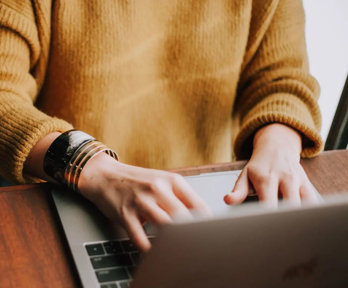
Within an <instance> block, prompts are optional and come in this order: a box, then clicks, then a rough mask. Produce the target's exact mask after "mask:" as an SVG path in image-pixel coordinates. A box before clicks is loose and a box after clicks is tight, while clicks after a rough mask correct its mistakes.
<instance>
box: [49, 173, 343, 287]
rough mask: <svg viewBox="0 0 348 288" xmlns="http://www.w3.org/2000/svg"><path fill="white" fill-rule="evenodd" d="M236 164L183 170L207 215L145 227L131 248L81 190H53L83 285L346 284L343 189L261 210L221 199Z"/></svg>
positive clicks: (230, 185) (228, 188)
mask: <svg viewBox="0 0 348 288" xmlns="http://www.w3.org/2000/svg"><path fill="white" fill-rule="evenodd" d="M239 173H240V171H228V172H216V173H208V174H201V175H198V176H189V177H185V178H186V180H187V181H188V182H189V184H191V186H192V187H193V188H194V189H195V190H196V191H197V192H198V193H199V194H200V196H201V197H202V198H203V199H204V200H205V201H206V203H207V204H208V205H209V206H210V207H211V209H212V211H213V214H214V215H215V216H214V217H213V218H211V219H198V218H197V219H194V220H191V221H189V222H178V223H175V224H172V225H165V226H163V227H162V228H160V229H159V230H158V231H155V229H154V228H153V227H151V226H150V225H146V226H145V230H146V232H147V234H148V237H149V238H150V241H151V242H152V243H153V247H152V249H151V251H150V252H149V253H148V254H146V255H141V254H139V252H138V250H137V249H136V247H135V246H134V245H133V244H132V242H131V241H130V240H129V239H128V237H127V234H126V233H125V231H124V230H123V229H122V228H121V227H119V226H117V225H115V224H112V223H110V222H109V221H108V220H107V219H106V218H105V217H104V216H103V215H101V213H100V212H99V211H98V210H97V209H96V208H95V207H94V206H93V205H92V204H91V203H89V202H88V201H86V200H85V199H83V198H82V197H81V196H79V195H77V194H74V193H71V192H69V191H64V190H59V189H55V190H54V191H52V194H53V198H54V201H55V204H56V207H57V211H58V214H59V216H60V219H61V222H62V225H63V228H64V231H65V234H66V237H67V240H68V243H69V246H70V249H71V252H72V255H73V258H74V260H75V263H76V266H77V270H78V273H79V275H80V279H81V282H82V284H83V286H84V287H86V288H90V287H102V288H124V287H132V288H140V287H142V288H147V287H159V288H167V287H168V288H169V287H173V288H174V287H175V288H177V287H192V288H196V287H197V288H198V287H200V288H205V287H214V288H215V287H238V288H239V287H348V246H347V240H348V196H336V197H330V198H328V199H326V200H325V201H324V202H322V203H320V204H319V205H315V206H313V205H310V204H307V205H306V204H305V205H303V206H302V207H291V206H289V205H287V204H286V203H283V204H282V205H280V207H279V209H277V210H269V209H267V208H266V207H263V206H262V205H260V204H258V203H254V204H243V205H239V206H233V207H230V206H227V205H226V204H224V202H223V196H224V195H225V194H226V193H228V192H229V191H231V189H232V188H233V186H234V183H235V181H236V179H237V177H238V175H239Z"/></svg>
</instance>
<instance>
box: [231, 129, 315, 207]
mask: <svg viewBox="0 0 348 288" xmlns="http://www.w3.org/2000/svg"><path fill="white" fill-rule="evenodd" d="M300 153H301V137H300V135H299V134H298V133H297V132H296V131H295V130H293V129H292V128H289V127H287V126H285V125H282V124H270V125H268V126H265V127H263V128H261V129H260V130H259V131H258V132H257V133H256V134H255V137H254V142H253V153H252V156H251V158H250V160H249V162H248V163H247V165H246V166H245V167H244V169H243V170H242V173H241V174H240V176H239V178H238V180H237V182H236V184H235V186H234V188H233V190H232V192H231V193H230V194H228V195H226V196H225V197H224V200H225V202H226V204H238V203H241V202H243V201H244V200H245V198H246V197H247V196H248V192H249V188H251V187H252V188H254V190H255V192H256V193H257V195H258V198H259V201H261V202H266V203H268V204H269V205H270V206H273V207H276V206H277V205H278V196H279V195H281V196H282V198H283V199H286V200H288V201H291V202H293V203H295V204H298V205H300V204H301V199H303V200H306V201H310V202H318V198H317V195H316V191H315V188H314V187H313V185H312V184H311V182H310V181H309V179H308V177H307V175H306V173H305V171H304V170H303V168H302V166H301V165H300Z"/></svg>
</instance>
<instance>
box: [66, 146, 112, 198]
mask: <svg viewBox="0 0 348 288" xmlns="http://www.w3.org/2000/svg"><path fill="white" fill-rule="evenodd" d="M101 152H104V153H106V154H107V155H109V156H111V157H112V158H114V159H115V160H118V155H117V153H116V152H114V151H113V150H112V149H110V148H108V147H106V146H105V145H104V144H103V143H100V142H98V141H92V142H89V143H86V144H85V145H83V146H82V147H81V148H80V149H79V150H78V151H76V153H75V154H74V155H73V157H72V158H71V160H70V162H69V163H68V165H67V167H66V169H65V174H64V177H65V184H66V185H67V186H68V188H70V189H72V190H73V191H76V192H78V183H79V178H80V174H81V172H82V169H83V168H84V166H85V165H86V163H87V162H88V161H89V160H91V159H92V158H93V157H95V156H96V155H98V154H99V153H101Z"/></svg>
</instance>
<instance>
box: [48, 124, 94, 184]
mask: <svg viewBox="0 0 348 288" xmlns="http://www.w3.org/2000/svg"><path fill="white" fill-rule="evenodd" d="M94 140H95V138H93V137H92V136H90V135H88V134H87V133H84V132H82V131H79V130H69V131H67V132H64V133H63V134H61V135H60V136H59V137H58V138H57V139H56V140H54V141H53V143H52V144H51V146H50V147H49V148H48V150H47V153H46V155H45V158H44V163H43V168H44V171H45V173H46V174H47V175H48V176H50V177H52V178H53V179H55V180H56V181H58V182H59V183H61V184H64V183H65V180H64V172H65V168H66V167H67V165H68V163H69V161H70V159H71V158H72V156H73V155H74V153H75V152H76V150H77V149H79V148H80V147H81V146H82V145H85V144H86V143H88V142H91V141H94Z"/></svg>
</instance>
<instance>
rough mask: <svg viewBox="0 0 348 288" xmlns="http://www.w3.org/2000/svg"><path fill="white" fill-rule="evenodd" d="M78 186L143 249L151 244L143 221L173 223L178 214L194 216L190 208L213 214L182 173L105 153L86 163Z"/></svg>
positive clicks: (205, 213) (82, 192)
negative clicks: (138, 164) (141, 164)
mask: <svg viewBox="0 0 348 288" xmlns="http://www.w3.org/2000/svg"><path fill="white" fill-rule="evenodd" d="M78 187H79V191H80V193H81V194H82V195H83V196H85V197H86V198H87V199H89V200H90V201H92V202H93V203H94V204H95V205H96V206H97V207H98V208H99V210H101V212H102V213H103V214H104V215H105V216H107V217H108V218H109V219H111V220H115V221H117V222H118V223H120V224H121V225H122V226H123V227H124V228H125V229H126V231H127V232H128V234H129V237H130V238H131V240H132V241H133V242H134V243H135V244H136V245H137V246H138V248H139V249H140V250H141V251H147V250H149V249H150V247H151V244H150V242H149V240H148V238H147V236H146V234H145V231H144V229H143V226H142V225H143V223H144V222H150V223H152V224H155V225H156V224H164V223H170V222H171V221H172V220H173V218H174V217H177V216H180V217H192V216H191V213H190V212H189V210H190V209H194V210H195V211H197V212H199V213H202V214H203V215H210V214H211V213H210V209H209V208H208V206H207V205H206V204H205V203H204V202H203V200H202V199H201V198H200V197H199V196H198V194H196V193H195V191H193V189H192V188H191V186H190V185H189V184H188V183H187V182H186V181H185V179H184V178H183V177H182V176H180V175H179V174H176V173H170V172H166V171H161V170H154V169H146V168H140V167H136V166H131V165H127V164H124V163H121V162H118V161H116V160H114V159H113V158H111V157H110V156H108V155H106V154H105V153H100V154H98V155H96V156H95V157H94V158H92V159H91V160H89V161H88V162H87V164H86V165H85V167H84V168H83V170H82V172H81V175H80V179H79V183H78Z"/></svg>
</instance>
